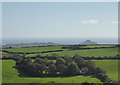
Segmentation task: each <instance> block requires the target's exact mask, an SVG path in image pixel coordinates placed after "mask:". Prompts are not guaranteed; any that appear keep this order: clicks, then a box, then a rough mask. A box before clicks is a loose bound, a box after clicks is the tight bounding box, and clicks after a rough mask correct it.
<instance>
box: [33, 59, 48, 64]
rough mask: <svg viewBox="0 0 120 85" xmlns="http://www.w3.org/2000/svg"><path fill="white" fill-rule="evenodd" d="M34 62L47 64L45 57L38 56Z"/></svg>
mask: <svg viewBox="0 0 120 85" xmlns="http://www.w3.org/2000/svg"><path fill="white" fill-rule="evenodd" d="M34 63H39V64H46V62H45V61H44V59H41V58H36V59H35V61H34Z"/></svg>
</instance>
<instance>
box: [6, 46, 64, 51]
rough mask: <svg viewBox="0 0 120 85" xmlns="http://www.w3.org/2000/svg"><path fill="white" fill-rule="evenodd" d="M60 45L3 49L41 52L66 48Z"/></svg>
mask: <svg viewBox="0 0 120 85" xmlns="http://www.w3.org/2000/svg"><path fill="white" fill-rule="evenodd" d="M61 47H62V46H49V47H28V48H10V49H4V50H7V51H10V52H42V51H54V50H66V49H61Z"/></svg>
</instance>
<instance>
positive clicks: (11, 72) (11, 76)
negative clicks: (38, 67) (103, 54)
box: [2, 60, 101, 83]
mask: <svg viewBox="0 0 120 85" xmlns="http://www.w3.org/2000/svg"><path fill="white" fill-rule="evenodd" d="M2 64H3V68H2V72H3V73H2V74H3V75H2V76H3V83H50V82H55V83H82V82H89V83H101V82H100V80H98V79H96V78H91V77H90V76H73V77H47V78H46V77H45V78H40V77H20V76H18V75H19V73H18V71H17V70H16V69H15V68H12V67H13V66H14V65H15V61H13V60H2ZM24 75H25V74H23V73H22V76H24Z"/></svg>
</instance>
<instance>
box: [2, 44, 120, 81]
mask: <svg viewBox="0 0 120 85" xmlns="http://www.w3.org/2000/svg"><path fill="white" fill-rule="evenodd" d="M100 46H101V47H110V46H113V45H88V46H85V47H91V48H92V47H100ZM61 47H62V46H50V47H27V48H10V49H4V50H7V51H10V52H42V51H51V50H63V51H61V52H49V53H35V54H27V55H26V57H33V56H35V55H38V54H40V55H41V56H45V55H52V54H53V53H55V54H58V55H59V56H65V55H68V56H70V57H72V56H74V55H75V54H78V55H81V56H84V57H87V56H88V57H92V56H94V57H105V56H115V55H117V54H118V48H117V47H116V48H100V49H84V50H69V49H62V48H61ZM2 54H3V55H5V56H7V55H9V54H8V53H5V52H2ZM0 61H2V64H3V65H2V66H3V68H2V72H3V73H2V76H3V83H50V82H54V83H83V82H89V83H101V81H100V80H99V79H97V78H95V77H91V76H82V75H78V76H73V77H26V74H25V73H21V72H20V71H18V70H16V69H15V68H13V66H15V61H14V60H0ZM33 61H34V60H33ZM93 61H94V62H95V64H96V66H98V67H100V68H102V69H103V70H105V71H106V74H107V75H108V76H109V77H110V78H111V79H112V80H118V60H93Z"/></svg>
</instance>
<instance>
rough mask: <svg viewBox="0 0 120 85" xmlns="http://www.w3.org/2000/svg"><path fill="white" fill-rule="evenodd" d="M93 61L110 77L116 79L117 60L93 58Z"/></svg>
mask: <svg viewBox="0 0 120 85" xmlns="http://www.w3.org/2000/svg"><path fill="white" fill-rule="evenodd" d="M94 62H95V64H96V65H97V66H98V67H100V68H102V69H104V70H105V71H106V73H107V75H108V76H109V77H110V78H111V79H113V80H118V72H119V70H118V60H94ZM119 62H120V61H119Z"/></svg>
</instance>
